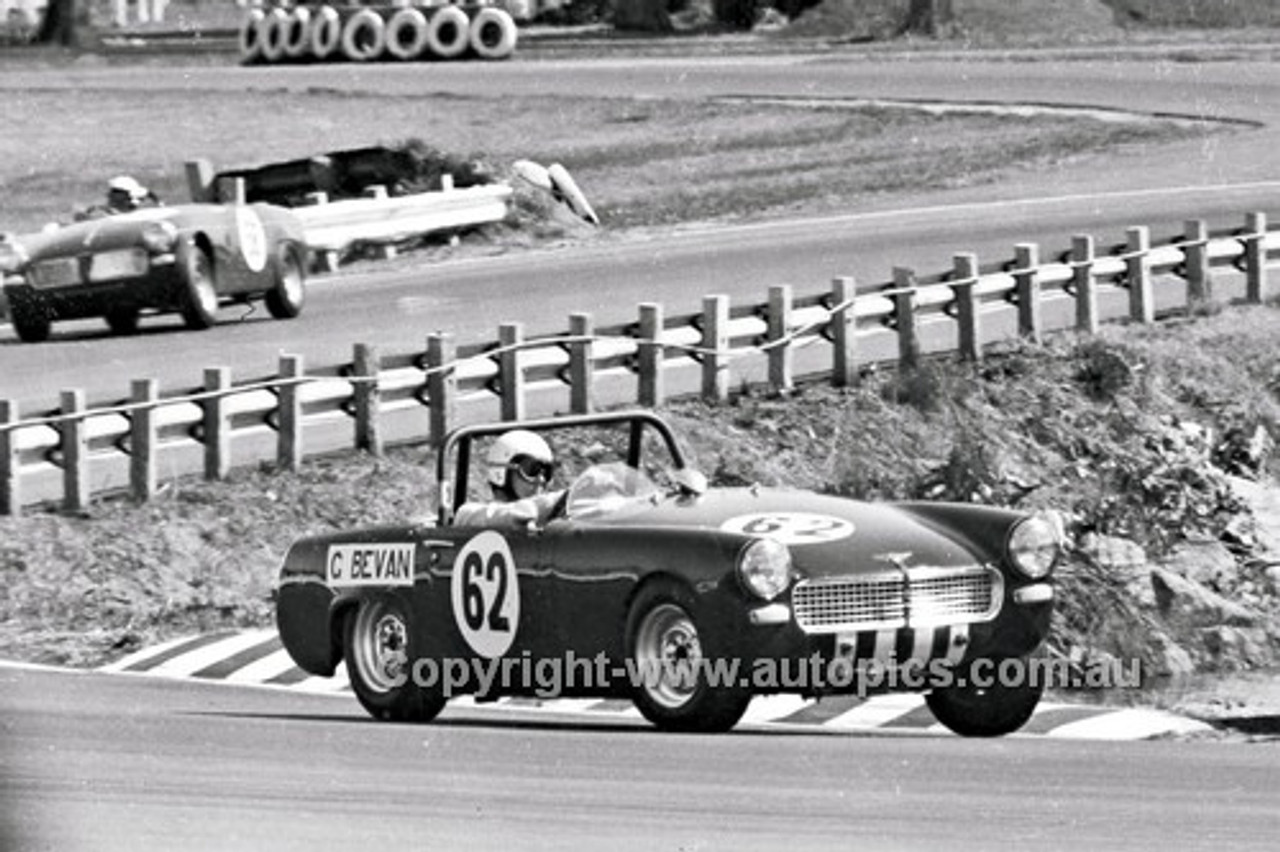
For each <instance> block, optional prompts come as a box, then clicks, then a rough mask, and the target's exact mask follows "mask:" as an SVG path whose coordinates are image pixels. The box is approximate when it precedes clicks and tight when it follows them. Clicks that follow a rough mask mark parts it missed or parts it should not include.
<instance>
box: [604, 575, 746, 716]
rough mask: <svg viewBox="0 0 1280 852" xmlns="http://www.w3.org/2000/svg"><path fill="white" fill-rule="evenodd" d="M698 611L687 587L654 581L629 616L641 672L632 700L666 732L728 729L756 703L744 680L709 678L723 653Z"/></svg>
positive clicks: (630, 645)
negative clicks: (710, 666) (742, 683)
mask: <svg viewBox="0 0 1280 852" xmlns="http://www.w3.org/2000/svg"><path fill="white" fill-rule="evenodd" d="M697 611H698V608H697V604H696V600H695V598H694V596H693V594H692V593H691V592H690V591H689V590H688V589H686V588H685V587H683V586H680V585H678V584H676V583H654V584H651V585H649V586H646V587H645V588H643V589H641V590H640V593H639V594H637V595H636V599H635V601H633V602H632V605H631V611H630V612H629V614H628V616H627V627H626V630H627V632H626V651H627V657H628V658H629V659H630V660H631V661H632V664H633V665H634V667H635V672H636V675H637V677H636V683H635V684H633V685H632V700H633V701H634V702H635V705H636V707H637V708H638V709H639V710H640V713H641V714H642V715H643V716H644V717H645V718H646V719H648V720H649V721H650V722H652V723H653V724H654V725H656V726H657V727H658V728H660V729H662V730H664V731H689V732H703V733H710V732H719V731H727V730H729V729H731V728H732V727H733V726H734V725H736V724H737V723H738V720H739V719H741V718H742V714H743V713H745V712H746V711H747V705H748V704H750V703H751V693H750V691H748V690H746V689H743V688H742V687H741V686H740V685H739V684H712V683H710V682H709V680H708V677H707V667H708V664H709V663H710V662H711V661H713V660H715V655H716V654H717V653H718V652H717V649H716V648H715V643H714V641H713V640H712V639H711V637H710V636H709V635H708V634H707V631H706V630H704V629H703V628H702V627H700V625H699V623H698V619H697V615H696V613H697Z"/></svg>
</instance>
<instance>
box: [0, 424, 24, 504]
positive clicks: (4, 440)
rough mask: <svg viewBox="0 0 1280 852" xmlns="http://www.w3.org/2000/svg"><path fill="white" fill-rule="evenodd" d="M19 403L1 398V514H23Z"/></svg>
mask: <svg viewBox="0 0 1280 852" xmlns="http://www.w3.org/2000/svg"><path fill="white" fill-rule="evenodd" d="M17 423H18V403H17V402H15V401H14V400H11V399H0V515H14V516H17V515H20V514H22V477H21V475H20V473H19V471H18V461H19V459H18V437H17V436H18V432H17V430H16V429H14V428H13V426H14V425H15V424H17Z"/></svg>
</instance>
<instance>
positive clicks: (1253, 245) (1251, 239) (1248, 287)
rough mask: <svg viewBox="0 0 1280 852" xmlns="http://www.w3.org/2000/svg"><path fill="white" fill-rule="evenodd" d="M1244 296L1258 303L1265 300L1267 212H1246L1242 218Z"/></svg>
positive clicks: (1247, 299) (1251, 302) (1266, 295)
mask: <svg viewBox="0 0 1280 852" xmlns="http://www.w3.org/2000/svg"><path fill="white" fill-rule="evenodd" d="M1244 230H1245V234H1244V236H1245V241H1244V274H1245V285H1244V298H1245V301H1246V302H1249V303H1250V304H1254V305H1260V304H1262V303H1263V302H1265V301H1267V299H1268V297H1269V296H1270V294H1269V293H1268V292H1267V289H1268V288H1267V243H1266V241H1267V214H1266V213H1248V214H1246V215H1245V219H1244Z"/></svg>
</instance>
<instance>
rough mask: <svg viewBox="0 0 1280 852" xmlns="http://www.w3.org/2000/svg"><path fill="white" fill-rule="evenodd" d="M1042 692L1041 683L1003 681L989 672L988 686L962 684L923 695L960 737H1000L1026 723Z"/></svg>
mask: <svg viewBox="0 0 1280 852" xmlns="http://www.w3.org/2000/svg"><path fill="white" fill-rule="evenodd" d="M1028 670H1029V669H1028V667H1027V666H1023V667H1021V671H1024V672H1025V671H1028ZM1043 694H1044V684H1042V683H1033V684H1027V683H1018V684H1006V683H1002V682H1000V681H999V680H996V679H994V675H993V682H992V683H991V684H990V685H988V686H981V687H979V686H975V685H973V684H972V683H965V684H963V685H961V684H956V685H953V686H949V687H947V688H945V689H935V690H933V691H932V692H930V693H929V694H928V695H926V696H925V703H927V704H928V705H929V709H930V710H932V711H933V715H934V717H935V718H936V719H937V720H938V721H939V722H941V723H942V724H943V725H945V726H946V727H947V728H948V729H949V730H951V731H953V732H955V733H957V734H959V735H960V736H962V737H1002V736H1004V735H1005V734H1012V733H1013V732H1014V731H1016V730H1018V729H1019V728H1021V727H1022V726H1023V725H1025V724H1026V723H1027V720H1029V719H1030V718H1031V716H1032V714H1033V713H1035V711H1036V705H1038V704H1039V703H1040V696H1041V695H1043Z"/></svg>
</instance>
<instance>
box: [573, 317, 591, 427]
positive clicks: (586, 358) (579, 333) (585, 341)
mask: <svg viewBox="0 0 1280 852" xmlns="http://www.w3.org/2000/svg"><path fill="white" fill-rule="evenodd" d="M594 333H595V329H594V327H593V324H592V322H591V314H585V313H577V314H571V315H570V316H569V334H570V336H572V337H576V338H579V339H578V340H575V341H573V342H572V343H570V344H569V410H570V411H572V412H573V413H574V414H587V413H588V412H590V411H591V409H592V408H593V405H592V401H591V397H592V393H591V391H592V388H593V386H594V384H595V361H594V360H593V353H592V350H593V348H594V347H593V345H592V341H591V336H592V335H593V334H594Z"/></svg>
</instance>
